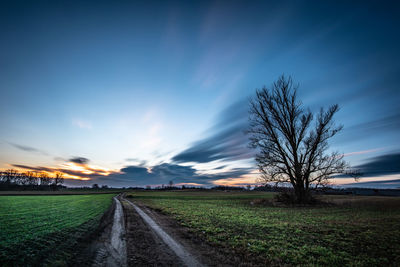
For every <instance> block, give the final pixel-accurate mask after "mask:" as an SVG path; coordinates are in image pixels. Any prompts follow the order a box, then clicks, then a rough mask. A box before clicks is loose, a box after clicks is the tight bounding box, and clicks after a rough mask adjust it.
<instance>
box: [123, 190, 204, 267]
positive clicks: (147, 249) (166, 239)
mask: <svg viewBox="0 0 400 267" xmlns="http://www.w3.org/2000/svg"><path fill="white" fill-rule="evenodd" d="M122 200H123V201H124V202H125V203H127V204H128V205H129V206H130V207H131V208H133V209H131V211H130V212H129V211H128V210H126V211H127V212H128V213H129V214H128V216H130V217H132V216H135V217H136V218H134V220H135V222H134V223H136V224H139V225H137V226H139V227H136V229H135V230H133V233H132V235H136V236H137V235H140V236H141V237H142V242H143V244H137V242H136V244H135V242H132V243H131V245H132V246H136V249H135V248H134V249H133V251H132V254H133V255H132V258H133V259H128V263H129V265H142V264H146V265H157V266H160V265H161V266H162V265H165V266H182V265H184V266H203V265H202V264H201V263H200V262H198V261H197V260H196V258H195V257H194V256H193V255H192V254H190V253H189V252H188V251H187V250H186V249H185V248H184V247H183V246H182V245H181V244H180V243H178V242H177V241H176V240H175V239H173V238H172V237H171V236H170V235H168V234H167V233H166V232H165V231H164V230H163V229H162V228H161V227H160V226H159V225H158V224H157V223H156V222H155V221H154V220H153V219H152V218H151V217H150V216H149V215H147V214H146V213H145V212H144V211H143V210H142V209H141V208H139V207H138V206H137V205H135V204H134V203H132V202H131V201H129V200H127V199H125V198H122ZM128 219H129V218H128ZM130 219H132V218H130ZM139 220H141V221H143V222H142V223H141V222H140V221H139ZM141 224H143V225H141ZM143 226H144V228H148V229H147V230H146V229H143ZM129 228H131V227H129V226H128V235H129V236H130V235H131V234H130V233H129ZM149 230H151V232H149ZM146 232H147V233H146ZM151 233H152V234H153V236H155V238H149V236H148V235H149V234H150V235H151ZM146 235H147V236H146ZM128 239H129V237H128ZM136 239H137V238H136ZM149 239H153V240H152V241H149ZM157 239H158V240H157ZM146 242H149V243H148V244H146ZM128 246H130V243H129V242H128ZM140 246H142V248H141V247H140ZM141 253H143V254H144V255H140V254H141ZM171 253H172V254H173V255H171ZM152 254H153V257H155V258H154V259H149V257H148V256H149V255H152ZM154 254H157V255H154ZM128 256H129V249H128ZM143 257H144V258H143Z"/></svg>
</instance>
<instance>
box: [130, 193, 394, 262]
mask: <svg viewBox="0 0 400 267" xmlns="http://www.w3.org/2000/svg"><path fill="white" fill-rule="evenodd" d="M132 197H133V199H134V200H137V201H140V202H142V203H144V204H146V205H148V206H150V207H152V208H154V209H159V210H162V211H163V212H165V213H167V214H169V215H171V216H173V217H174V218H176V219H177V220H178V221H179V222H180V223H181V224H182V225H183V226H186V227H189V228H190V229H191V230H192V231H193V232H194V233H195V234H196V235H199V236H201V237H203V238H204V239H206V240H207V241H209V242H211V243H212V244H215V245H217V246H218V245H219V246H225V247H230V248H232V249H233V250H234V251H235V253H239V254H241V255H242V256H243V257H244V258H246V259H247V260H249V261H254V262H256V263H264V264H272V265H330V266H342V265H353V266H387V265H392V266H395V265H397V266H398V265H399V264H400V258H399V255H400V205H399V204H400V202H399V200H400V199H397V200H395V202H397V205H395V206H393V205H392V204H393V199H391V200H390V201H389V202H391V205H389V208H385V206H384V205H380V206H373V205H372V206H370V205H368V204H367V205H357V206H352V205H339V206H324V207H293V208H290V207H274V206H268V205H265V204H257V203H265V201H260V200H262V199H268V198H271V197H272V195H271V194H268V193H264V194H263V193H261V194H260V193H253V192H250V193H224V192H221V193H215V192H212V193H209V192H196V193H193V192H187V193H185V192H137V193H133V194H132ZM344 202H346V201H344ZM380 202H381V204H382V203H383V204H384V203H385V199H383V200H382V201H380Z"/></svg>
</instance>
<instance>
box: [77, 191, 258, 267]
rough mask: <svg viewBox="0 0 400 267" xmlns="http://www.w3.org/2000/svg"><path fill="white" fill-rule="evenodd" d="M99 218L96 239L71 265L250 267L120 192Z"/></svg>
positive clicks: (172, 220)
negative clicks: (99, 229) (101, 217)
mask: <svg viewBox="0 0 400 267" xmlns="http://www.w3.org/2000/svg"><path fill="white" fill-rule="evenodd" d="M103 217H104V218H103V220H102V225H103V226H102V227H101V231H100V233H99V234H98V236H97V238H95V240H94V241H92V243H91V245H90V246H89V247H88V249H87V250H86V251H83V252H82V253H81V255H80V257H78V258H77V260H76V264H72V265H73V266H95V267H99V266H112V267H113V266H123V267H125V266H252V265H251V264H246V263H243V258H241V257H240V256H238V255H237V254H235V253H233V252H232V251H231V249H225V248H217V247H215V246H212V245H210V244H208V243H207V242H205V240H203V239H202V238H199V237H197V236H196V235H194V234H193V233H191V232H190V230H189V229H187V228H185V227H182V226H181V225H179V224H178V223H177V222H176V221H175V220H174V219H173V218H170V217H168V216H166V215H164V214H162V213H159V212H156V211H154V210H151V209H149V208H148V207H146V206H144V205H142V204H141V203H136V202H135V203H133V202H132V201H130V200H129V199H126V198H124V197H123V196H122V195H119V196H117V197H115V198H114V201H113V205H112V207H111V208H110V210H109V211H108V212H107V213H106V214H105V216H103ZM244 260H247V259H244ZM245 262H246V261H245Z"/></svg>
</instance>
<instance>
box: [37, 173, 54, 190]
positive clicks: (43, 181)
mask: <svg viewBox="0 0 400 267" xmlns="http://www.w3.org/2000/svg"><path fill="white" fill-rule="evenodd" d="M39 179H40V186H43V187H46V186H49V185H50V184H51V178H50V177H49V176H48V175H47V174H46V173H44V172H43V173H40V174H39Z"/></svg>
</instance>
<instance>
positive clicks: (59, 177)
mask: <svg viewBox="0 0 400 267" xmlns="http://www.w3.org/2000/svg"><path fill="white" fill-rule="evenodd" d="M63 183H64V174H63V173H62V172H56V175H55V176H54V179H53V183H52V187H53V188H54V189H57V187H59V186H61V185H62V184H63Z"/></svg>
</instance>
